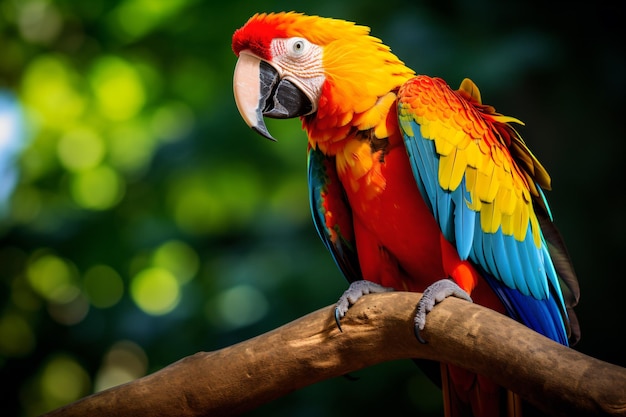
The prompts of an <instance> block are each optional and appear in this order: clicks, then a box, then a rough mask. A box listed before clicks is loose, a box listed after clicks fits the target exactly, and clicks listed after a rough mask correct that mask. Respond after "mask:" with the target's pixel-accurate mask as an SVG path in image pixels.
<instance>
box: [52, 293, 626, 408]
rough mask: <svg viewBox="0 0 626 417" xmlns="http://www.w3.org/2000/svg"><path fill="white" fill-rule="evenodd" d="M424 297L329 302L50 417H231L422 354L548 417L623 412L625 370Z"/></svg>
mask: <svg viewBox="0 0 626 417" xmlns="http://www.w3.org/2000/svg"><path fill="white" fill-rule="evenodd" d="M420 297H421V294H417V293H404V292H394V293H385V294H376V295H368V296H365V297H363V298H362V299H361V300H360V301H359V302H357V303H356V305H354V306H353V307H352V308H351V309H350V311H349V312H348V314H347V316H346V317H345V318H344V319H343V320H342V328H343V332H339V330H338V329H337V326H336V325H335V322H334V318H333V311H334V310H333V308H334V307H330V306H329V307H326V308H323V309H321V310H318V311H316V312H314V313H311V314H309V315H307V316H305V317H302V318H300V319H298V320H295V321H293V322H291V323H288V324H286V325H284V326H282V327H280V328H278V329H276V330H273V331H270V332H268V333H265V334H263V335H260V336H258V337H255V338H253V339H250V340H247V341H244V342H241V343H239V344H236V345H233V346H230V347H227V348H224V349H221V350H219V351H215V352H208V353H207V352H200V353H197V354H195V355H192V356H189V357H186V358H184V359H181V360H180V361H178V362H175V363H173V364H171V365H169V366H167V367H166V368H163V369H162V370H160V371H158V372H155V373H153V374H151V375H148V376H145V377H143V378H140V379H137V380H135V381H132V382H129V383H127V384H124V385H120V386H117V387H113V388H110V389H108V390H106V391H102V392H99V393H96V394H93V395H91V396H89V397H86V398H83V399H82V400H79V401H77V402H75V403H73V404H70V405H67V406H65V407H63V408H60V409H58V410H55V411H53V412H51V413H49V414H48V416H63V417H71V416H103V415H107V416H135V417H140V416H171V415H177V416H208V415H210V416H227V415H236V414H241V413H243V412H245V411H249V410H252V409H254V408H256V407H258V406H259V405H261V404H264V403H267V402H269V401H272V400H274V399H276V398H279V397H281V396H284V395H285V394H287V393H289V392H291V391H294V390H297V389H299V388H302V387H304V386H307V385H310V384H314V383H316V382H318V381H322V380H325V379H329V378H333V377H337V376H340V375H345V374H347V373H350V372H354V371H356V370H359V369H362V368H365V367H368V366H371V365H374V364H376V363H380V362H384V361H391V360H396V359H406V358H424V359H433V360H438V361H444V362H448V363H452V364H455V365H459V366H463V367H465V368H467V369H469V370H471V371H475V372H478V373H481V374H483V375H486V376H488V377H490V378H492V379H493V380H495V381H496V382H497V383H499V384H501V385H502V386H505V387H507V388H509V389H511V390H512V391H514V392H517V393H518V394H519V395H520V396H521V397H522V398H524V399H526V400H528V401H529V402H531V403H533V404H535V405H536V406H537V407H539V408H541V409H543V410H544V411H546V412H548V413H550V414H551V415H563V416H575V415H598V414H601V413H604V414H608V415H626V368H621V367H619V366H616V365H612V364H609V363H606V362H602V361H600V360H597V359H594V358H592V357H589V356H586V355H584V354H582V353H579V352H577V351H575V350H574V349H570V348H566V347H564V346H561V345H559V344H557V343H555V342H553V341H551V340H549V339H547V338H545V337H543V336H541V335H539V334H538V333H535V332H533V331H532V330H529V329H528V328H526V327H525V326H522V325H520V324H518V323H517V322H515V321H513V320H511V319H509V318H508V317H505V316H503V315H500V314H498V313H496V312H494V311H491V310H489V309H486V308H483V307H481V306H478V305H475V304H471V303H467V302H465V301H461V300H458V299H454V298H448V299H446V300H445V301H444V302H442V303H441V304H439V305H437V306H436V307H435V309H434V310H433V311H432V312H431V313H430V314H429V315H428V321H427V325H426V328H425V330H424V332H423V336H424V337H425V339H426V340H428V344H425V345H423V344H420V343H419V342H418V341H417V340H416V339H415V336H414V335H413V315H414V312H415V306H416V304H417V302H418V301H419V299H420Z"/></svg>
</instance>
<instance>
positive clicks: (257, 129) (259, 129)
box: [252, 123, 277, 142]
mask: <svg viewBox="0 0 626 417" xmlns="http://www.w3.org/2000/svg"><path fill="white" fill-rule="evenodd" d="M252 130H254V131H255V132H257V133H258V134H259V135H261V136H263V137H265V138H267V139H269V140H271V141H272V142H277V140H276V139H274V137H273V136H272V135H270V132H269V131H268V130H267V128H266V127H265V124H264V123H261V124H259V125H258V126H252Z"/></svg>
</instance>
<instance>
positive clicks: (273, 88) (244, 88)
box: [233, 51, 313, 141]
mask: <svg viewBox="0 0 626 417" xmlns="http://www.w3.org/2000/svg"><path fill="white" fill-rule="evenodd" d="M233 92H234V94H235V102H236V103H237V109H239V113H240V114H241V117H243V120H244V121H245V122H246V124H247V125H248V126H250V127H251V128H252V129H254V130H255V131H256V132H257V133H259V134H261V135H263V136H265V137H266V138H268V139H270V140H273V141H275V140H276V139H274V138H273V137H272V135H270V133H269V131H268V130H267V127H266V126H265V121H264V120H263V117H264V116H267V117H272V118H275V119H289V118H292V117H298V116H304V115H307V114H309V113H311V111H312V110H313V105H312V103H311V101H310V100H309V98H308V97H307V96H306V95H305V94H304V93H303V92H302V91H301V90H300V89H299V88H298V87H296V86H295V85H294V84H293V83H292V82H290V81H289V80H286V79H281V77H280V74H279V73H278V71H277V70H276V69H275V68H274V67H272V66H271V65H270V64H268V63H267V62H265V61H263V60H261V59H260V58H258V57H256V56H254V55H251V54H249V53H246V52H245V51H243V52H241V53H240V54H239V59H238V60H237V65H236V66H235V74H234V77H233Z"/></svg>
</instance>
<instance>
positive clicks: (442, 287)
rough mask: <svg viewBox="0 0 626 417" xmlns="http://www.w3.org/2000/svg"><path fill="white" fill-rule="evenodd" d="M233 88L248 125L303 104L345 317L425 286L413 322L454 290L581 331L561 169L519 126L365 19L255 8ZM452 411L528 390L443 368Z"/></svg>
mask: <svg viewBox="0 0 626 417" xmlns="http://www.w3.org/2000/svg"><path fill="white" fill-rule="evenodd" d="M232 49H233V52H234V54H235V55H236V57H237V62H236V65H235V68H234V75H233V93H234V99H235V102H236V106H237V109H238V111H239V113H240V115H241V117H242V118H243V120H244V122H245V123H246V124H247V125H248V127H250V128H252V129H253V130H254V131H256V132H257V133H258V134H260V135H261V136H263V137H265V138H267V139H270V140H272V141H275V139H274V137H273V136H272V135H271V134H270V132H269V131H268V128H267V126H266V124H265V121H264V118H266V117H269V118H276V119H288V118H295V117H299V118H300V120H301V123H302V128H303V130H304V131H305V132H306V136H307V138H308V144H307V175H308V185H309V203H310V208H311V213H312V218H313V223H314V225H315V228H316V230H317V233H318V234H319V236H320V238H321V240H322V242H323V243H324V245H325V247H326V248H327V249H328V251H329V252H330V254H331V256H332V258H333V260H334V261H335V263H336V265H337V267H338V269H339V270H340V271H341V273H342V274H343V275H344V276H345V278H346V279H347V280H348V282H349V286H348V288H347V290H346V291H345V292H344V294H343V295H342V296H341V297H340V298H339V301H338V302H337V304H336V308H335V316H336V320H337V325H338V326H339V328H340V330H341V327H340V320H341V318H343V317H344V315H345V314H346V312H347V311H348V309H349V308H350V306H351V305H353V304H354V303H355V302H356V301H357V300H358V299H359V298H360V297H362V296H363V295H365V294H368V293H377V292H385V291H392V290H395V291H412V292H420V293H423V296H422V298H421V300H420V301H419V303H418V305H417V309H416V311H417V313H416V314H415V334H416V337H417V338H418V339H419V340H420V341H421V342H426V341H425V340H424V339H423V336H422V334H421V333H420V332H422V331H423V329H424V326H425V325H426V322H427V320H426V317H427V314H428V313H429V312H430V311H432V309H433V308H436V307H435V306H436V304H437V303H439V302H442V301H443V300H444V299H445V298H447V297H450V296H454V297H458V298H461V299H465V300H467V301H468V302H474V303H477V304H480V305H482V306H485V307H487V308H490V309H493V310H495V311H497V312H500V313H502V314H506V315H508V316H510V317H512V318H513V319H515V320H517V321H518V322H520V323H522V324H524V325H526V326H527V327H529V328H531V329H533V330H535V331H536V332H538V333H541V334H543V335H544V336H546V337H549V338H551V339H553V340H555V341H556V342H558V343H560V344H563V345H573V344H574V343H576V341H577V340H578V339H579V338H580V329H579V325H578V320H577V318H576V315H575V313H574V310H573V307H575V306H576V304H577V303H578V300H579V297H580V289H579V284H578V279H577V277H576V273H575V271H574V267H573V264H572V261H571V258H570V255H569V253H568V251H567V248H566V246H565V243H564V239H563V238H562V235H561V234H560V232H559V231H558V230H557V228H556V226H555V225H554V221H553V216H552V212H551V210H550V208H549V205H548V202H547V199H546V195H545V192H544V191H547V190H550V189H551V178H550V176H549V174H548V173H547V171H546V169H545V168H544V167H543V165H542V164H541V163H540V162H539V161H538V159H537V158H536V157H535V155H534V154H533V153H532V152H531V151H530V149H529V148H528V146H527V145H526V143H525V142H524V140H523V139H522V137H521V136H520V134H519V133H518V131H517V130H516V129H515V128H514V125H523V123H522V122H521V121H520V120H518V119H516V118H514V117H509V116H505V115H503V114H500V113H498V112H496V110H495V108H494V107H493V106H490V105H487V104H483V102H482V98H481V94H480V91H479V89H478V87H477V86H476V84H474V82H473V81H471V80H470V79H469V78H466V79H464V80H463V81H462V82H461V84H460V87H459V88H458V89H453V88H452V87H450V86H449V85H448V84H447V83H446V82H445V81H444V80H443V79H441V78H438V77H431V76H428V75H422V74H418V73H416V72H415V71H414V70H412V69H410V68H409V67H407V66H406V65H405V64H404V62H403V61H401V60H400V59H399V58H398V57H397V56H396V55H395V54H394V53H393V52H392V51H391V48H390V47H388V46H386V45H385V44H384V43H383V41H382V40H381V39H379V38H377V37H375V36H373V35H372V34H371V30H370V28H369V27H367V26H364V25H360V24H357V23H354V22H350V21H347V20H343V19H336V18H326V17H321V16H314V15H306V14H303V13H299V12H295V11H291V12H272V13H257V14H255V15H254V16H252V17H251V18H249V20H248V21H247V22H246V23H245V24H244V25H243V26H241V27H240V28H239V29H237V30H236V31H235V32H234V34H233V37H232ZM438 367H439V369H438V370H437V372H440V373H441V374H440V378H441V379H440V384H441V386H442V390H443V399H444V405H443V407H444V412H445V414H446V415H449V416H461V415H477V416H491V415H504V413H505V412H508V411H507V410H512V411H510V413H511V414H512V415H517V414H515V413H520V412H521V409H522V406H521V405H520V402H521V400H519V399H517V398H516V396H515V395H511V394H510V393H507V392H506V390H504V389H503V388H501V387H498V386H497V385H496V384H495V383H494V382H492V381H491V380H489V379H488V378H486V377H483V376H481V375H476V374H473V373H471V372H469V371H466V370H464V369H462V368H460V367H457V366H453V365H446V364H441V365H438Z"/></svg>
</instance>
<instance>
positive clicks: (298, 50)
mask: <svg viewBox="0 0 626 417" xmlns="http://www.w3.org/2000/svg"><path fill="white" fill-rule="evenodd" d="M306 46H307V42H306V40H305V39H302V38H295V39H292V40H291V47H290V50H291V53H292V55H293V56H300V55H302V54H303V53H304V51H305V50H306Z"/></svg>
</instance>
